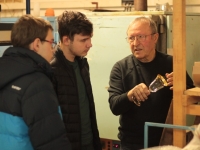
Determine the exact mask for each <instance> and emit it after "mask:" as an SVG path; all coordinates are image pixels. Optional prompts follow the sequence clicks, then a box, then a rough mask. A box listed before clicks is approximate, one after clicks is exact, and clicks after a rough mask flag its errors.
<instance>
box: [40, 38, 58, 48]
mask: <svg viewBox="0 0 200 150" xmlns="http://www.w3.org/2000/svg"><path fill="white" fill-rule="evenodd" d="M41 41H43V42H48V43H50V44H51V48H52V49H56V46H57V43H56V42H53V41H48V40H41Z"/></svg>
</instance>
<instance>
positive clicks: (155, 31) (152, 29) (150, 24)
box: [127, 16, 158, 33]
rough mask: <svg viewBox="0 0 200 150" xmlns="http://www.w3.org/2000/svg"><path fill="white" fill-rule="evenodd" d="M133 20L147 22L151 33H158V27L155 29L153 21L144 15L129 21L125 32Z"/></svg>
mask: <svg viewBox="0 0 200 150" xmlns="http://www.w3.org/2000/svg"><path fill="white" fill-rule="evenodd" d="M135 22H145V23H147V24H149V27H150V28H151V31H152V33H158V29H157V26H156V23H155V21H154V20H153V19H152V18H150V17H144V16H142V17H138V18H136V19H135V20H133V21H132V22H131V23H130V25H129V26H128V29H127V33H128V30H129V28H130V26H131V25H132V24H134V23H135Z"/></svg>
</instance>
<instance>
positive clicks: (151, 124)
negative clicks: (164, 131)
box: [144, 122, 195, 148]
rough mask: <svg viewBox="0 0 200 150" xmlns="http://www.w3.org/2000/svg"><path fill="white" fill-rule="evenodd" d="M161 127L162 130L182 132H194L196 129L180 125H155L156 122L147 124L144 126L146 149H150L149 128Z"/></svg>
mask: <svg viewBox="0 0 200 150" xmlns="http://www.w3.org/2000/svg"><path fill="white" fill-rule="evenodd" d="M149 126H153V127H161V128H173V129H182V130H190V131H194V130H195V128H194V127H189V126H180V125H172V124H163V123H154V122H145V125H144V148H148V127H149Z"/></svg>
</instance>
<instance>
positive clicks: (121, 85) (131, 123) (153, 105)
mask: <svg viewBox="0 0 200 150" xmlns="http://www.w3.org/2000/svg"><path fill="white" fill-rule="evenodd" d="M158 37H159V34H158V31H157V27H156V24H155V22H154V21H153V20H152V19H151V18H147V17H139V18H136V19H135V20H134V21H133V22H132V23H131V24H130V25H129V27H128V30H127V38H126V39H127V41H128V43H129V46H130V49H131V52H132V54H131V55H129V56H127V57H125V58H123V59H122V60H120V61H118V62H117V63H115V65H114V66H113V68H112V70H111V74H110V81H109V85H110V86H109V88H108V92H109V104H110V109H111V111H112V113H113V114H114V115H120V121H119V122H120V126H119V134H118V138H119V139H120V140H121V148H120V149H121V150H138V149H142V148H143V140H144V123H145V122H147V121H148V122H158V123H165V120H166V116H167V113H168V109H169V106H170V103H171V101H172V97H173V91H172V90H173V63H172V60H173V59H172V56H169V55H167V54H164V53H161V52H159V51H158V50H156V49H155V48H156V43H157V40H158ZM158 74H160V75H162V76H164V77H166V80H167V86H165V87H164V88H162V89H161V90H159V91H157V92H155V93H151V92H150V90H149V88H148V86H149V85H150V83H151V81H153V80H154V79H155V78H156V76H157V75H158ZM190 87H193V82H192V80H191V78H190V77H189V76H188V74H187V88H190ZM162 130H163V129H162V128H155V127H154V128H153V127H152V128H150V129H149V141H148V143H149V146H150V147H152V146H157V145H159V141H160V137H161V134H162Z"/></svg>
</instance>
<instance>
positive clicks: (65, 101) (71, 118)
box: [51, 49, 102, 150]
mask: <svg viewBox="0 0 200 150" xmlns="http://www.w3.org/2000/svg"><path fill="white" fill-rule="evenodd" d="M75 59H77V61H78V63H79V66H80V72H81V75H82V77H83V81H84V83H85V88H86V92H87V95H88V99H89V108H90V118H91V126H92V132H93V145H94V148H95V150H101V149H102V148H101V143H100V138H99V131H98V128H97V121H96V112H95V105H94V98H93V93H92V87H91V82H90V76H89V65H88V62H87V59H86V58H80V57H76V58H75ZM51 66H52V69H53V72H54V75H55V81H54V85H55V90H56V92H57V94H58V100H59V104H60V106H61V111H62V114H63V121H64V123H65V128H66V132H67V137H68V138H69V141H70V142H71V145H72V149H73V150H80V149H81V119H80V109H79V98H78V91H77V84H76V76H75V73H74V70H73V68H72V67H71V66H70V65H69V64H68V63H67V62H66V58H65V56H64V55H63V52H62V51H61V50H60V49H58V50H57V51H56V53H55V59H54V60H53V61H52V62H51Z"/></svg>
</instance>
